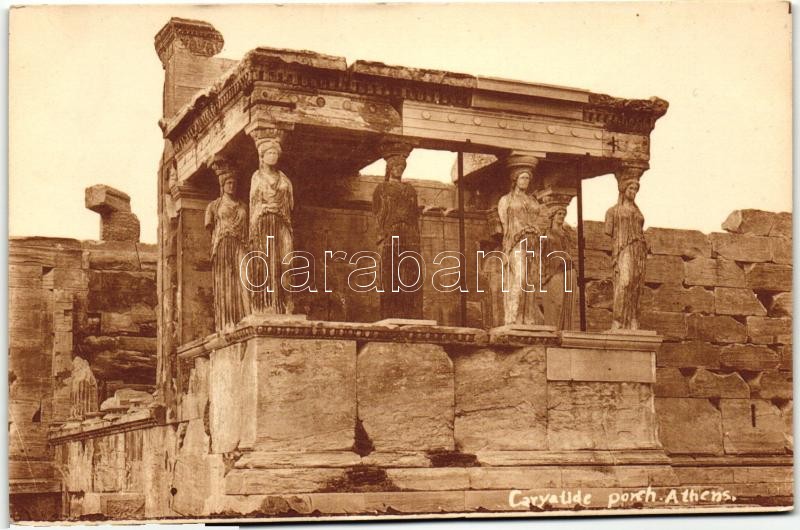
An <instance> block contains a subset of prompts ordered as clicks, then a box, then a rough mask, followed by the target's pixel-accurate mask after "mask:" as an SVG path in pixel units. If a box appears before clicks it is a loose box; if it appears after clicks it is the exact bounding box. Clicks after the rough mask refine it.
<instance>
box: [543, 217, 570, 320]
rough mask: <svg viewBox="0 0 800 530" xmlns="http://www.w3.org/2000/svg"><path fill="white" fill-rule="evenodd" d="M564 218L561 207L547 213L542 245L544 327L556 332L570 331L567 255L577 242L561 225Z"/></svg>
mask: <svg viewBox="0 0 800 530" xmlns="http://www.w3.org/2000/svg"><path fill="white" fill-rule="evenodd" d="M566 215H567V209H566V208H565V207H563V206H556V207H555V208H552V209H551V210H550V211H549V213H548V219H549V227H548V228H547V230H546V231H545V235H546V236H547V239H545V240H544V244H543V245H542V262H543V264H544V271H543V274H542V285H543V286H544V289H545V290H546V291H547V292H545V293H542V300H543V303H542V306H543V310H544V323H545V324H547V325H549V326H555V327H556V328H558V329H572V310H573V306H574V296H573V294H574V292H575V274H574V272H575V271H574V268H573V262H572V256H571V253H572V249H574V248H576V240H577V238H576V235H575V231H574V230H573V228H572V227H571V226H569V225H568V224H566V223H565V222H564V218H565V217H566ZM568 289H569V290H568Z"/></svg>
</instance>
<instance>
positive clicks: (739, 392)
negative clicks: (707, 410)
mask: <svg viewBox="0 0 800 530" xmlns="http://www.w3.org/2000/svg"><path fill="white" fill-rule="evenodd" d="M689 395H691V396H692V397H701V398H749V397H750V387H748V386H747V383H745V382H744V379H742V377H741V376H740V375H739V374H737V373H735V372H734V373H729V374H715V373H714V372H709V371H708V370H704V369H702V368H701V369H699V370H697V372H695V374H694V375H693V376H692V377H691V378H690V379H689Z"/></svg>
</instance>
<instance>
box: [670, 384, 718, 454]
mask: <svg viewBox="0 0 800 530" xmlns="http://www.w3.org/2000/svg"><path fill="white" fill-rule="evenodd" d="M655 402H656V411H657V417H658V436H659V438H660V440H661V443H662V444H664V449H665V450H666V451H667V453H670V454H706V455H719V454H722V415H721V414H720V411H719V410H718V409H717V408H716V407H714V405H712V404H711V402H710V401H709V400H708V399H701V398H656V400H655Z"/></svg>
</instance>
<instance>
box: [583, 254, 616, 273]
mask: <svg viewBox="0 0 800 530" xmlns="http://www.w3.org/2000/svg"><path fill="white" fill-rule="evenodd" d="M583 267H584V270H583V275H584V277H585V278H586V279H587V280H608V279H610V278H611V276H612V273H613V269H612V267H611V255H610V254H609V253H607V252H604V251H601V250H586V251H585V252H584V255H583Z"/></svg>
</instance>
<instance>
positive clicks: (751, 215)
mask: <svg viewBox="0 0 800 530" xmlns="http://www.w3.org/2000/svg"><path fill="white" fill-rule="evenodd" d="M778 215H779V214H776V213H774V212H765V211H763V210H755V209H744V210H734V211H732V212H731V213H730V215H728V218H727V219H725V221H724V222H723V223H722V229H723V230H725V231H726V232H730V233H732V234H750V235H753V236H768V235H770V233H771V232H772V227H773V226H774V225H775V222H776V221H777V217H778Z"/></svg>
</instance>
